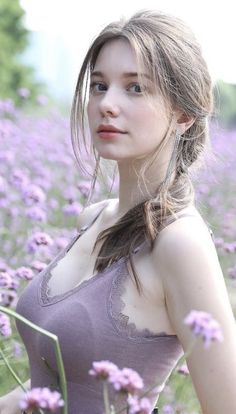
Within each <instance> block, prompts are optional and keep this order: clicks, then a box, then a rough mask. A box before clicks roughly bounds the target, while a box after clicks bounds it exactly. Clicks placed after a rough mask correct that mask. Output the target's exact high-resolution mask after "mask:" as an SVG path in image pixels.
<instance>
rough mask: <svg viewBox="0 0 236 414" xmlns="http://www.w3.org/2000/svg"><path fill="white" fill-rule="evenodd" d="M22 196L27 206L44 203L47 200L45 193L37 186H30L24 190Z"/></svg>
mask: <svg viewBox="0 0 236 414" xmlns="http://www.w3.org/2000/svg"><path fill="white" fill-rule="evenodd" d="M22 196H23V199H24V201H25V203H26V204H27V205H30V204H32V203H43V202H44V201H45V200H46V195H45V192H44V191H43V190H42V189H41V188H40V187H39V186H38V185H36V184H30V185H28V186H27V187H24V189H23V190H22Z"/></svg>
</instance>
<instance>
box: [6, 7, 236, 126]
mask: <svg viewBox="0 0 236 414" xmlns="http://www.w3.org/2000/svg"><path fill="white" fill-rule="evenodd" d="M25 14H26V13H25V11H24V9H23V8H22V7H21V5H20V0H0V99H9V98H10V99H12V100H13V101H14V103H15V105H16V106H18V107H21V106H24V107H26V106H27V107H28V108H32V109H33V107H34V103H36V104H37V99H38V97H39V95H46V96H47V97H48V98H49V99H50V101H51V104H52V106H54V105H55V106H58V104H59V106H60V104H62V106H63V102H61V103H59V102H57V100H56V99H55V97H53V96H51V94H50V92H49V88H48V86H47V85H46V84H45V83H43V82H42V81H41V80H40V81H39V80H37V74H36V70H37V69H35V68H34V67H31V66H30V65H29V64H26V63H25V61H24V58H23V56H22V55H23V53H24V52H25V51H26V50H27V48H28V46H29V42H30V39H31V36H32V33H31V32H30V30H28V29H26V27H25V24H24V21H25ZM35 53H37V51H36V52H35ZM214 96H215V114H214V118H215V119H216V120H218V121H219V122H220V123H221V125H222V126H224V127H225V128H229V129H233V128H234V127H236V85H235V84H230V83H226V82H224V81H223V80H218V81H217V82H216V84H215V86H214ZM25 98H27V99H25Z"/></svg>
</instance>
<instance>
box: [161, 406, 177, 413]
mask: <svg viewBox="0 0 236 414" xmlns="http://www.w3.org/2000/svg"><path fill="white" fill-rule="evenodd" d="M162 411H163V414H175V412H174V408H173V407H172V405H170V404H165V405H163V407H162Z"/></svg>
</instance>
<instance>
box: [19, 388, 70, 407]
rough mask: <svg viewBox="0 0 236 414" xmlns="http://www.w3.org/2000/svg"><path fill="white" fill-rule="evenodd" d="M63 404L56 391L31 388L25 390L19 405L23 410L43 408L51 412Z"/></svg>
mask: <svg viewBox="0 0 236 414" xmlns="http://www.w3.org/2000/svg"><path fill="white" fill-rule="evenodd" d="M63 405H64V401H63V400H62V399H61V394H60V393H59V392H57V391H50V389H49V388H46V387H44V388H33V389H32V390H30V391H27V392H26V393H25V395H24V397H23V398H22V399H21V400H20V402H19V406H20V408H21V409H23V410H35V409H37V408H45V409H48V410H49V411H51V412H56V410H57V409H58V408H59V407H62V406H63Z"/></svg>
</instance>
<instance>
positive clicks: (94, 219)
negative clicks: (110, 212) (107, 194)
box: [79, 203, 108, 233]
mask: <svg viewBox="0 0 236 414" xmlns="http://www.w3.org/2000/svg"><path fill="white" fill-rule="evenodd" d="M107 204H108V203H105V206H102V208H101V209H100V210H99V212H98V213H97V214H96V215H95V217H94V218H93V219H92V221H91V222H90V223H89V224H86V225H85V226H83V227H81V229H80V230H79V233H81V232H84V231H86V230H87V229H88V228H89V227H91V226H92V225H93V223H94V222H95V221H96V220H97V218H98V217H99V216H100V214H101V213H102V211H103V210H104V209H105V208H106V207H107Z"/></svg>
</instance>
